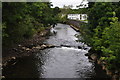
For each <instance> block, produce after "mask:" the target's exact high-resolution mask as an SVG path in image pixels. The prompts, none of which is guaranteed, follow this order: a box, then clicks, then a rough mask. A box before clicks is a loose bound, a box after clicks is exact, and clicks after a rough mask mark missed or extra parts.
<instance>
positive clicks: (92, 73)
mask: <svg viewBox="0 0 120 80" xmlns="http://www.w3.org/2000/svg"><path fill="white" fill-rule="evenodd" d="M51 33H52V35H51V36H49V38H48V39H47V40H45V41H44V44H51V45H55V46H56V47H54V48H47V49H44V50H40V51H39V52H37V53H35V54H33V55H30V56H28V57H23V58H22V59H20V60H18V62H17V63H16V65H14V66H10V67H6V68H5V69H4V70H3V74H4V75H5V77H6V78H77V79H79V78H80V79H81V80H88V79H91V80H93V79H94V80H97V79H98V78H108V76H107V75H106V74H105V72H104V71H103V70H102V69H101V68H100V66H99V65H97V64H95V63H94V62H93V61H91V60H89V59H88V57H87V56H85V54H86V53H88V51H89V49H90V47H89V46H87V45H86V44H84V43H82V42H77V40H78V38H76V35H79V34H80V33H79V32H76V31H75V30H74V29H72V28H71V27H70V26H69V25H66V24H60V23H58V24H57V26H55V27H54V28H52V29H51ZM79 47H81V48H79ZM82 47H84V48H85V50H84V48H82Z"/></svg>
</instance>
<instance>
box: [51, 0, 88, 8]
mask: <svg viewBox="0 0 120 80" xmlns="http://www.w3.org/2000/svg"><path fill="white" fill-rule="evenodd" d="M50 2H52V4H53V7H56V6H58V7H60V8H62V7H63V5H73V8H74V9H75V8H76V6H77V5H80V3H81V2H82V0H50ZM84 3H87V1H85V2H84Z"/></svg>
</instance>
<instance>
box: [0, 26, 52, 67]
mask: <svg viewBox="0 0 120 80" xmlns="http://www.w3.org/2000/svg"><path fill="white" fill-rule="evenodd" d="M50 29H51V28H50V27H49V28H47V29H45V30H44V31H41V32H40V33H36V34H35V35H34V36H33V37H32V38H31V39H27V40H24V41H22V42H21V43H20V44H18V45H17V46H15V47H14V48H11V49H9V50H8V51H5V53H2V55H3V57H2V66H3V67H5V66H7V65H15V64H16V61H17V59H19V58H22V57H24V56H30V55H31V54H33V53H36V52H38V51H39V50H42V49H45V48H50V47H53V45H48V44H43V41H44V40H46V39H47V38H48V36H49V35H50Z"/></svg>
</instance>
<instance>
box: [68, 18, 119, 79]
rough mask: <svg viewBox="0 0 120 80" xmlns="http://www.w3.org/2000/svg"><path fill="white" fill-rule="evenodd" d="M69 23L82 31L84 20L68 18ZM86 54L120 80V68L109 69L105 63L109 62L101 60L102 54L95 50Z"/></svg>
mask: <svg viewBox="0 0 120 80" xmlns="http://www.w3.org/2000/svg"><path fill="white" fill-rule="evenodd" d="M66 23H67V24H69V25H71V27H72V28H73V29H74V30H76V31H78V32H79V31H80V24H81V23H82V22H80V21H75V20H73V21H72V20H68V21H67V22H66ZM85 55H86V56H88V58H89V59H91V60H93V61H94V62H95V63H96V64H98V65H100V66H101V67H102V70H104V71H105V72H106V74H107V75H108V76H110V77H111V78H112V80H119V79H120V73H119V71H118V70H108V69H107V67H106V66H105V65H107V63H106V62H105V61H102V60H100V58H99V57H100V56H99V55H98V54H97V52H94V51H93V50H90V51H89V53H87V54H85Z"/></svg>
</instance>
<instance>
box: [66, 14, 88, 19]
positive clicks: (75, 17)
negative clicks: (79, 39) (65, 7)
mask: <svg viewBox="0 0 120 80" xmlns="http://www.w3.org/2000/svg"><path fill="white" fill-rule="evenodd" d="M67 18H68V19H72V20H87V14H68V15H67Z"/></svg>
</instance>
